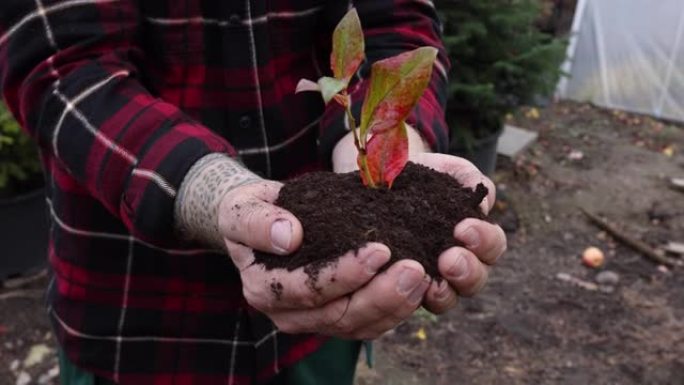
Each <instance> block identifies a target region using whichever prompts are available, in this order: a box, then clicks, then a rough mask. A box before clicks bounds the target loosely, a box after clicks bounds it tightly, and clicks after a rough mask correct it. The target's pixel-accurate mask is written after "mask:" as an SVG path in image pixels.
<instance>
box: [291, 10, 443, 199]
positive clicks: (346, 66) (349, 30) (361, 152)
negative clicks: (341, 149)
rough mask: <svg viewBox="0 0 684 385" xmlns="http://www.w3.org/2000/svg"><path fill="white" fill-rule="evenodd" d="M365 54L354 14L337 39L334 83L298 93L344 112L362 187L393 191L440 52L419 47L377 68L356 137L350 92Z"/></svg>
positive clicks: (307, 84)
mask: <svg viewBox="0 0 684 385" xmlns="http://www.w3.org/2000/svg"><path fill="white" fill-rule="evenodd" d="M364 51H365V42H364V37H363V30H362V28H361V21H360V20H359V15H358V13H357V12H356V10H355V9H352V10H350V11H349V12H348V13H347V14H346V15H345V16H344V18H342V20H341V21H340V23H339V24H338V25H337V27H336V28H335V31H334V33H333V47H332V53H331V55H330V66H331V69H332V73H333V77H328V76H324V77H322V78H320V79H318V82H313V81H311V80H307V79H303V80H301V81H300V82H299V84H298V85H297V91H296V92H302V91H317V92H320V93H321V95H322V96H323V101H324V102H325V103H326V104H328V103H330V102H331V101H333V100H334V101H335V102H336V103H339V104H340V105H342V107H344V108H345V110H346V115H347V120H348V121H349V127H351V128H352V130H351V131H352V133H353V136H354V145H355V146H356V148H357V150H358V157H357V163H358V165H359V170H360V171H361V172H360V174H361V179H362V181H363V184H364V185H366V186H368V187H370V188H381V187H386V188H391V187H392V183H393V182H394V179H395V178H396V177H397V176H398V175H399V174H400V173H401V171H402V170H403V169H404V166H405V165H406V162H408V135H407V131H406V130H407V129H406V118H407V117H408V115H409V114H410V112H411V110H412V109H413V107H414V106H415V105H416V103H417V102H418V99H420V97H421V95H422V94H423V92H424V91H425V88H427V86H428V84H429V82H430V77H431V76H432V67H433V65H434V62H435V59H436V58H437V53H438V51H437V49H436V48H433V47H421V48H418V49H415V50H413V51H409V52H405V53H402V54H399V55H397V56H393V57H390V58H388V59H384V60H380V61H377V62H375V63H373V65H372V67H371V77H370V84H369V86H368V90H367V91H366V95H365V98H364V101H363V106H362V109H361V123H360V125H359V127H358V132H357V130H356V120H355V119H354V116H353V115H352V112H351V106H352V100H351V96H350V94H349V91H348V88H349V83H350V81H351V79H352V77H353V76H354V75H355V74H356V72H357V71H358V69H359V67H360V66H361V64H362V63H363V61H364V59H365V53H364ZM369 137H370V138H369Z"/></svg>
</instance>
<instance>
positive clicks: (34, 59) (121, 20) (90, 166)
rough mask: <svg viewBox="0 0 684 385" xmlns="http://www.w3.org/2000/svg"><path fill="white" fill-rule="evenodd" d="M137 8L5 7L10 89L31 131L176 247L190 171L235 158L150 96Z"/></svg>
mask: <svg viewBox="0 0 684 385" xmlns="http://www.w3.org/2000/svg"><path fill="white" fill-rule="evenodd" d="M139 20H140V15H139V8H138V4H137V2H136V1H133V0H119V1H113V0H58V1H46V0H35V1H26V0H3V1H1V2H0V87H1V89H2V93H3V96H4V98H5V100H6V102H7V104H8V106H9V108H10V109H11V111H12V112H13V113H14V115H15V116H16V117H17V119H18V121H19V122H20V124H21V125H22V127H24V129H25V130H26V131H27V132H28V133H29V134H30V135H31V136H33V138H35V139H36V140H37V142H38V143H39V145H40V148H41V151H42V153H43V156H46V157H51V158H53V160H54V161H56V163H57V164H59V166H60V167H63V168H64V169H65V170H67V172H68V173H69V174H70V175H71V176H72V177H73V178H74V179H75V180H76V181H77V183H79V184H80V185H82V186H83V187H84V188H85V189H87V191H88V192H89V193H90V194H91V195H92V196H94V197H96V198H97V199H98V200H99V201H100V202H102V204H103V205H104V206H106V207H107V209H108V210H109V211H110V212H112V213H113V214H114V215H115V216H117V217H118V218H120V219H121V220H122V222H123V223H124V224H125V225H126V226H127V227H128V229H129V230H130V231H131V233H132V234H133V235H134V236H136V237H139V238H141V239H144V240H147V241H150V242H153V243H159V244H164V243H167V241H169V240H171V239H173V212H174V211H173V203H174V199H175V196H176V194H177V190H178V187H179V185H180V183H181V182H182V180H183V177H184V175H185V174H186V172H187V171H188V170H189V169H190V167H191V166H192V165H193V164H194V163H195V162H196V161H197V160H198V159H200V158H202V157H203V156H205V155H207V154H209V153H216V152H220V153H228V154H230V155H234V154H235V152H234V150H233V148H232V147H231V146H230V144H229V143H227V142H226V141H225V140H224V139H223V138H221V137H220V136H218V135H216V134H214V133H213V132H212V131H211V130H210V129H208V128H207V127H204V126H202V125H201V124H199V123H197V122H195V121H193V120H192V119H190V118H189V117H187V116H186V115H184V114H183V113H182V112H181V111H180V110H179V109H178V108H177V107H176V106H173V105H171V104H168V103H165V102H164V101H162V100H160V99H159V98H157V97H155V96H153V94H152V93H151V92H149V91H148V90H147V89H146V88H145V86H144V78H145V75H144V74H143V72H142V71H143V69H142V66H140V65H137V63H141V62H142V61H143V60H144V59H145V53H144V52H143V51H142V50H141V48H140V46H139V45H138V44H137V42H136V34H137V33H139V25H138V21H139Z"/></svg>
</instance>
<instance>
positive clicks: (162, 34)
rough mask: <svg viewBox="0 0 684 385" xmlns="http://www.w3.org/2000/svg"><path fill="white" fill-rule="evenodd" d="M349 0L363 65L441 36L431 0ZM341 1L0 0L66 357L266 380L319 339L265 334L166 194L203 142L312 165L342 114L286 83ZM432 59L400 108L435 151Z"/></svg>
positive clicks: (219, 380)
mask: <svg viewBox="0 0 684 385" xmlns="http://www.w3.org/2000/svg"><path fill="white" fill-rule="evenodd" d="M353 3H354V6H356V7H357V9H358V11H359V14H360V17H361V20H362V23H363V24H364V28H365V33H366V39H367V41H366V45H367V52H368V59H369V62H373V61H375V60H378V59H381V58H384V57H388V56H391V55H394V54H397V53H400V52H403V51H407V50H410V49H414V48H417V47H419V46H423V45H430V46H436V47H440V48H441V44H440V41H439V26H438V22H437V20H436V16H435V11H434V8H433V5H432V3H431V2H430V1H428V0H356V1H353ZM348 6H349V3H348V2H347V1H337V0H335V1H332V0H330V1H325V0H269V1H264V0H253V1H250V0H244V1H200V0H182V1H171V0H145V1H142V0H140V1H133V0H2V1H1V2H0V82H1V83H0V84H1V87H2V91H3V95H4V98H5V100H6V101H7V103H8V105H9V106H10V108H11V110H12V111H13V112H14V114H15V115H16V116H17V118H18V120H19V121H20V123H21V124H22V126H23V127H24V128H25V129H26V130H27V131H28V132H29V133H30V134H31V135H32V136H33V137H34V138H35V139H36V140H37V141H38V142H39V144H40V147H41V150H42V155H43V159H44V163H45V167H46V170H47V171H48V176H47V182H48V183H47V186H48V188H47V193H48V203H49V207H50V218H51V221H52V226H51V233H50V236H51V244H50V248H49V258H50V262H51V265H52V267H53V270H54V280H53V281H52V283H51V285H50V288H49V295H48V299H49V301H48V305H49V313H50V317H51V319H52V320H53V323H54V327H55V330H56V333H57V337H58V339H59V341H60V343H61V345H62V347H63V348H64V350H65V351H66V353H67V354H68V356H69V357H70V359H71V360H73V361H74V362H75V363H76V364H78V365H79V366H81V367H83V368H85V369H87V370H90V371H92V372H95V373H97V374H99V375H101V376H105V377H108V378H111V379H114V380H115V381H119V382H121V383H125V384H153V383H154V384H170V383H174V384H206V385H210V384H226V383H227V384H234V385H237V384H252V383H264V382H267V381H268V379H269V378H271V377H272V376H273V375H274V374H275V373H276V372H278V370H279V369H280V368H283V367H285V366H287V365H291V364H293V363H294V362H296V361H297V360H299V359H301V358H302V357H303V356H305V355H306V354H309V353H310V352H312V351H315V350H316V349H317V347H318V346H319V345H320V343H321V338H319V337H315V336H293V335H284V334H280V333H278V332H277V331H276V330H275V328H274V326H273V324H272V323H271V322H270V321H269V320H268V319H267V318H266V317H264V316H263V315H261V314H258V313H256V312H255V311H254V310H252V309H250V308H249V306H248V305H247V304H246V303H245V300H244V298H243V297H242V294H241V285H240V281H239V277H238V274H237V272H236V271H235V269H234V267H233V266H232V265H231V263H230V262H229V258H227V257H226V256H225V255H220V254H217V253H212V252H209V251H206V250H202V249H201V247H198V246H197V245H192V244H188V243H187V242H182V241H180V240H179V239H178V238H177V237H176V236H175V234H174V230H173V202H174V198H175V195H176V191H177V189H178V187H179V184H180V183H181V181H182V179H183V177H184V175H185V173H186V172H187V170H188V169H189V168H190V167H191V166H192V164H193V163H194V162H195V161H197V160H198V159H199V158H201V157H202V156H204V155H206V154H209V153H212V152H225V153H228V154H231V155H233V156H240V157H241V159H242V160H243V161H244V163H245V164H246V165H247V166H249V167H250V168H251V169H252V170H254V171H256V172H258V173H260V174H262V175H263V176H265V177H267V178H272V179H284V178H287V177H290V176H293V175H295V174H298V173H302V172H306V171H310V170H315V169H322V168H326V167H329V162H330V153H331V150H332V148H333V146H334V145H335V143H336V142H337V140H339V139H340V138H341V137H342V136H343V135H344V134H345V132H346V128H345V123H344V120H343V114H342V111H341V109H340V108H338V107H336V106H331V107H329V108H327V109H326V108H324V106H323V104H322V102H321V101H320V96H318V95H315V94H312V93H309V94H299V95H295V94H294V90H295V86H296V84H297V82H298V80H299V79H301V78H309V79H316V78H318V77H319V76H321V75H322V74H325V73H327V72H328V62H329V60H328V57H329V55H330V40H331V33H332V30H333V28H334V26H335V25H336V23H337V21H339V19H340V18H341V17H342V16H343V15H344V13H345V12H346V10H347V8H348ZM439 59H440V60H439V63H438V65H437V70H436V71H435V72H434V75H433V80H432V84H431V87H430V89H429V91H428V92H427V93H426V94H425V96H424V97H423V99H422V100H421V103H420V105H419V106H418V107H417V108H416V110H415V111H414V113H413V115H412V117H411V120H410V123H411V124H413V125H414V126H415V127H417V128H418V129H420V130H421V131H422V133H423V135H424V138H425V139H426V140H427V141H428V142H429V143H430V144H431V145H432V146H433V148H434V149H435V150H438V151H440V150H444V149H445V147H446V145H447V133H446V132H447V131H446V127H445V123H444V120H443V116H442V115H443V105H444V102H445V94H444V91H445V82H446V78H445V73H446V68H447V59H446V57H445V55H444V51H443V50H442V51H441V55H440V58H439ZM368 69H369V66H368V64H366V65H365V66H364V68H363V69H362V71H360V75H359V77H358V78H357V79H356V80H355V85H354V89H355V92H354V93H353V97H354V98H355V100H359V99H360V98H361V97H362V96H363V93H364V91H365V84H366V82H365V80H364V79H365V77H366V76H367V75H368V72H369V71H368ZM359 106H360V103H356V107H355V109H356V110H357V114H358V110H359Z"/></svg>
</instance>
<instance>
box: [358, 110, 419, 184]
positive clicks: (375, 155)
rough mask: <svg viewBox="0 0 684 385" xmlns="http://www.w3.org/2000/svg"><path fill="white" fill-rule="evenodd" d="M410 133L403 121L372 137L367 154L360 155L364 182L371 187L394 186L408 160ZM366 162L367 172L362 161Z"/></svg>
mask: <svg viewBox="0 0 684 385" xmlns="http://www.w3.org/2000/svg"><path fill="white" fill-rule="evenodd" d="M408 151H409V143H408V133H407V132H406V124H405V123H404V122H401V123H400V124H399V125H397V126H396V127H394V128H392V129H388V130H385V131H384V132H382V133H377V134H375V135H373V136H372V137H371V139H370V140H369V141H368V145H367V147H366V156H364V157H359V158H358V159H357V161H358V162H359V168H360V169H361V170H362V171H361V179H362V180H363V184H364V185H366V186H369V187H377V186H387V187H388V188H391V187H392V184H393V183H394V180H395V179H396V178H397V176H399V174H400V173H401V171H402V170H403V169H404V166H406V162H408ZM363 162H365V166H366V167H367V168H366V170H367V172H364V171H363V170H364V169H363V167H361V166H362V164H361V163H363Z"/></svg>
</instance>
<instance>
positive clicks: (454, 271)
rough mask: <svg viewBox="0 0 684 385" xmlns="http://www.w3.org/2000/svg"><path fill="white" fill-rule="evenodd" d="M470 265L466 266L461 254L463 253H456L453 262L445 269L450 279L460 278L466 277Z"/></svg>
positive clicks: (466, 262) (466, 263)
mask: <svg viewBox="0 0 684 385" xmlns="http://www.w3.org/2000/svg"><path fill="white" fill-rule="evenodd" d="M469 270H470V266H468V261H466V258H465V257H464V256H463V254H458V255H457V256H456V259H454V262H453V263H452V264H451V266H450V267H449V269H448V270H447V275H448V276H449V278H451V279H461V278H463V277H466V276H467V275H468V273H469Z"/></svg>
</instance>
